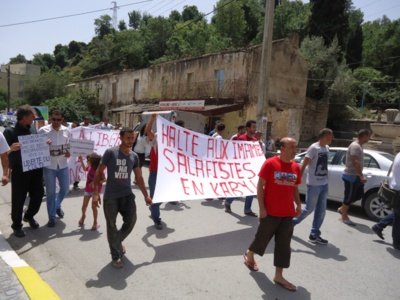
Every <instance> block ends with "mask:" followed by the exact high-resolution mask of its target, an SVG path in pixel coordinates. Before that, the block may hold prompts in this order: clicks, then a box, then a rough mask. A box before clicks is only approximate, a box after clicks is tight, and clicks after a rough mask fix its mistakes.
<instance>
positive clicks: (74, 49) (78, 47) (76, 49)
mask: <svg viewBox="0 0 400 300" xmlns="http://www.w3.org/2000/svg"><path fill="white" fill-rule="evenodd" d="M86 47H87V46H86V44H85V43H82V42H76V41H71V42H69V44H68V48H67V55H68V59H73V58H74V57H75V56H77V55H78V54H82V53H83V52H84V51H85V49H86ZM60 50H61V49H60ZM63 51H65V50H63Z"/></svg>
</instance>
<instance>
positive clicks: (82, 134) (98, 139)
mask: <svg viewBox="0 0 400 300" xmlns="http://www.w3.org/2000/svg"><path fill="white" fill-rule="evenodd" d="M71 136H72V138H73V139H79V140H90V141H93V142H94V149H93V151H92V152H96V153H97V154H99V155H103V154H104V152H105V151H106V149H108V148H111V147H115V146H118V145H119V144H121V140H120V139H119V130H102V129H96V128H91V127H83V126H80V127H76V128H73V129H71ZM83 159H84V160H86V157H84V158H83ZM68 165H69V178H70V182H71V183H73V182H76V181H81V180H85V179H86V173H85V171H84V170H83V168H82V165H81V163H80V162H79V159H78V156H71V158H70V159H69V162H68Z"/></svg>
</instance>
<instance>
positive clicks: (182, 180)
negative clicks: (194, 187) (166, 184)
mask: <svg viewBox="0 0 400 300" xmlns="http://www.w3.org/2000/svg"><path fill="white" fill-rule="evenodd" d="M188 181H189V179H185V178H182V177H181V185H182V188H183V192H184V193H185V195H190V194H189V192H188V191H187V190H188V189H189V187H188V186H186V185H185V183H186V182H188Z"/></svg>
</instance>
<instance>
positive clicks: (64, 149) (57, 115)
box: [38, 109, 71, 227]
mask: <svg viewBox="0 0 400 300" xmlns="http://www.w3.org/2000/svg"><path fill="white" fill-rule="evenodd" d="M50 118H51V124H50V125H47V126H43V127H42V128H40V129H39V132H38V133H46V134H47V136H48V142H47V143H48V144H49V147H50V161H51V164H50V165H49V166H48V167H45V168H43V177H44V182H45V185H46V194H47V213H48V215H49V222H48V223H47V226H48V227H54V226H55V225H56V214H57V215H58V216H59V217H60V218H63V217H64V212H63V210H62V208H61V202H62V201H63V200H64V197H65V195H66V194H67V193H68V190H69V171H68V162H67V161H68V158H69V157H70V152H69V140H70V137H71V136H70V132H69V130H68V128H67V127H65V126H63V125H62V122H63V119H64V118H63V114H62V112H61V111H60V110H58V109H55V110H53V111H52V113H51V115H50ZM57 179H58V183H59V185H60V191H59V192H58V194H57V193H56V180H57Z"/></svg>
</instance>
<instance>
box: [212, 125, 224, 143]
mask: <svg viewBox="0 0 400 300" xmlns="http://www.w3.org/2000/svg"><path fill="white" fill-rule="evenodd" d="M216 129H217V131H216V132H215V133H214V134H213V135H212V137H213V138H216V139H223V135H224V131H225V124H224V123H219V124H218V125H217V128H216Z"/></svg>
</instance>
